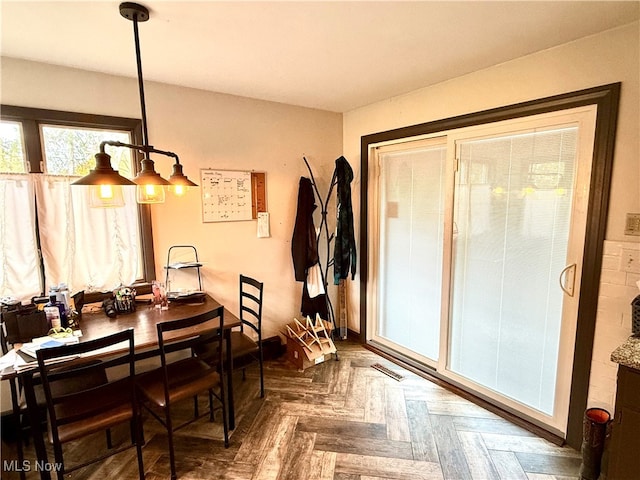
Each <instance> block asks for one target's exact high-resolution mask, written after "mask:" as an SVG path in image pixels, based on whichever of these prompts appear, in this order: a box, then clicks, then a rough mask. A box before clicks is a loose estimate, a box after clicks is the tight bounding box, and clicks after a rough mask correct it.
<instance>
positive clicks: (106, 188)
mask: <svg viewBox="0 0 640 480" xmlns="http://www.w3.org/2000/svg"><path fill="white" fill-rule="evenodd" d="M89 206H90V207H92V208H118V207H124V195H123V193H122V185H90V186H89Z"/></svg>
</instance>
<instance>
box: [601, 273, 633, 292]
mask: <svg viewBox="0 0 640 480" xmlns="http://www.w3.org/2000/svg"><path fill="white" fill-rule="evenodd" d="M628 275H629V274H628V273H626V272H620V271H616V270H602V274H601V275H600V285H604V284H613V285H625V284H626V282H627V277H628ZM601 288H602V287H601Z"/></svg>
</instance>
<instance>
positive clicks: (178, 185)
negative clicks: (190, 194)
mask: <svg viewBox="0 0 640 480" xmlns="http://www.w3.org/2000/svg"><path fill="white" fill-rule="evenodd" d="M169 182H170V183H171V185H169V190H170V191H171V192H173V194H174V195H176V196H178V197H180V196H182V195H184V194H185V193H187V191H188V190H189V188H190V187H197V186H198V185H197V184H195V183H193V182H192V181H191V180H189V179H188V178H187V176H186V175H185V174H184V173H182V165H180V164H179V163H178V162H176V163H174V164H173V173H172V174H171V176H170V177H169Z"/></svg>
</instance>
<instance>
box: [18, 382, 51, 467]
mask: <svg viewBox="0 0 640 480" xmlns="http://www.w3.org/2000/svg"><path fill="white" fill-rule="evenodd" d="M33 373H34V372H27V373H26V374H25V375H23V377H22V386H23V388H24V397H25V400H26V401H27V409H28V412H29V423H30V424H31V436H32V437H33V446H34V447H35V450H36V459H37V462H38V467H39V468H38V470H39V471H40V478H41V480H51V473H50V472H49V469H47V468H46V467H47V466H48V463H49V460H48V458H47V449H46V447H45V444H44V439H43V438H42V437H43V432H42V423H41V422H40V408H39V407H38V401H37V400H36V393H35V390H34V382H33ZM33 467H34V468H35V467H36V466H35V465H33Z"/></svg>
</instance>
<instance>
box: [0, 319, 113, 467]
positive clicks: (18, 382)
mask: <svg viewBox="0 0 640 480" xmlns="http://www.w3.org/2000/svg"><path fill="white" fill-rule="evenodd" d="M40 313H42V312H40ZM43 315H44V314H43ZM20 324H22V325H23V326H24V325H28V324H30V325H31V326H30V327H28V328H22V329H19V328H17V327H18V325H20ZM38 324H39V320H38V319H37V318H36V317H35V316H34V314H31V313H30V314H27V315H26V316H25V315H21V314H20V312H17V311H12V312H3V313H1V314H0V347H1V349H2V354H3V355H5V354H7V353H8V352H9V351H10V350H11V349H13V348H14V345H15V344H22V343H27V342H30V341H31V340H32V337H33V335H36V336H41V335H44V334H46V330H42V328H43V327H42V326H39V325H38ZM5 381H6V382H8V384H9V390H10V394H11V410H12V412H11V413H12V416H13V418H14V421H15V425H16V428H15V430H14V431H15V442H16V454H17V457H18V463H19V465H22V462H23V461H24V446H25V445H28V444H29V434H30V431H31V428H30V427H29V421H28V409H27V405H26V403H25V401H24V398H23V386H22V379H21V377H19V376H16V377H13V378H7V379H6V380H5ZM106 381H107V373H106V370H104V369H96V370H94V371H92V372H90V373H87V374H85V375H83V377H82V378H76V379H69V380H66V381H60V382H57V383H56V385H55V387H54V390H56V391H57V392H60V393H64V392H69V391H73V390H74V389H76V388H77V387H76V385H77V384H82V385H84V386H97V385H101V384H103V383H105V382H106ZM34 394H35V397H36V403H37V404H38V408H39V409H41V410H43V411H44V410H46V404H47V402H46V398H45V395H44V390H43V388H42V383H41V382H39V381H38V382H37V383H36V384H35V385H34ZM44 417H45V418H46V415H44ZM105 435H106V439H107V447H108V448H111V447H112V441H111V431H110V430H107V431H106V432H105ZM20 478H21V479H24V478H25V471H24V470H21V471H20Z"/></svg>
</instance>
